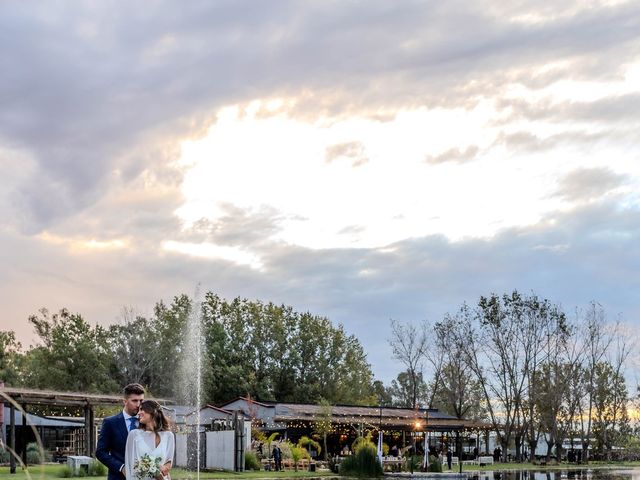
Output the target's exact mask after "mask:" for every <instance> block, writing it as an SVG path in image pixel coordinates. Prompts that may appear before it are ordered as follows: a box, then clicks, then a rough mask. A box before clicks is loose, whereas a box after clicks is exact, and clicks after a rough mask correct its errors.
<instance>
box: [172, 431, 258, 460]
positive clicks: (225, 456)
mask: <svg viewBox="0 0 640 480" xmlns="http://www.w3.org/2000/svg"><path fill="white" fill-rule="evenodd" d="M244 434H245V437H244V440H245V450H249V449H250V448H251V422H245V424H244ZM205 436H206V437H205V438H206V440H205V445H204V448H205V452H204V455H205V467H206V468H221V469H224V470H233V453H234V452H233V450H234V442H235V431H234V430H224V431H219V432H206V433H205ZM186 466H187V434H185V433H178V434H176V467H186Z"/></svg>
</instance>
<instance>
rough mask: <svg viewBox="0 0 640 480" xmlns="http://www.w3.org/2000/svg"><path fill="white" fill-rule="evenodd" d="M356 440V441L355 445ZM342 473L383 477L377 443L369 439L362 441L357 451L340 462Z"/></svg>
mask: <svg viewBox="0 0 640 480" xmlns="http://www.w3.org/2000/svg"><path fill="white" fill-rule="evenodd" d="M356 442H357V440H356ZM356 442H354V447H355V443H356ZM340 475H346V476H349V477H367V478H373V477H382V475H383V473H382V465H380V462H379V461H378V452H377V451H376V447H375V445H373V443H371V442H367V441H365V442H360V444H359V445H358V449H357V451H356V452H355V453H354V454H353V455H351V456H349V457H347V458H345V459H344V460H342V462H341V463H340Z"/></svg>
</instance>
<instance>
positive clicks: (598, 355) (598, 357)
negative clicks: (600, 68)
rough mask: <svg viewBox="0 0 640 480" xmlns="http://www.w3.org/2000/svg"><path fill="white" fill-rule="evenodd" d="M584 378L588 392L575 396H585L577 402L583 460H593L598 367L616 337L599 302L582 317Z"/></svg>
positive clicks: (584, 391) (590, 305) (591, 304)
mask: <svg viewBox="0 0 640 480" xmlns="http://www.w3.org/2000/svg"><path fill="white" fill-rule="evenodd" d="M581 323H582V324H581V326H580V328H581V330H580V332H581V333H582V339H581V340H582V348H583V352H584V355H583V357H582V358H583V362H582V371H583V375H582V378H583V380H584V390H583V391H580V390H574V393H578V394H579V393H584V394H585V395H584V396H582V397H580V398H578V399H577V412H578V415H579V432H580V436H581V441H582V452H583V455H582V461H583V462H584V463H587V462H588V461H589V444H590V443H591V433H592V428H593V414H594V408H595V403H596V393H597V388H596V383H597V366H598V364H600V363H601V362H602V361H603V360H604V358H605V355H606V354H607V351H608V350H609V347H610V346H611V342H612V341H613V338H612V337H611V336H610V335H609V332H608V331H607V328H606V321H605V314H604V309H603V308H602V307H601V306H600V305H599V304H597V303H596V302H591V303H590V304H589V308H588V309H587V310H586V312H585V313H584V315H583V317H582V322H581Z"/></svg>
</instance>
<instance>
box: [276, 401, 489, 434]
mask: <svg viewBox="0 0 640 480" xmlns="http://www.w3.org/2000/svg"><path fill="white" fill-rule="evenodd" d="M275 409H276V411H275V415H274V421H276V422H296V421H298V422H299V421H308V422H314V421H317V418H318V417H320V416H321V415H322V413H321V409H322V407H320V406H319V405H311V404H295V403H277V404H275ZM331 416H332V421H333V422H334V423H349V424H355V423H365V424H370V425H374V426H376V425H382V426H383V427H386V428H389V427H398V428H403V429H415V430H418V431H422V430H424V427H425V420H426V424H427V429H428V430H430V431H438V430H444V431H449V430H462V429H469V428H484V427H485V426H484V424H481V423H479V422H475V421H473V420H465V419H459V418H456V417H454V416H452V415H448V414H446V413H444V412H440V411H438V410H436V409H424V408H419V409H410V408H390V407H382V408H380V407H361V406H351V405H336V406H333V407H331Z"/></svg>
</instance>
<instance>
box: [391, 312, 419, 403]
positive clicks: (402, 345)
mask: <svg viewBox="0 0 640 480" xmlns="http://www.w3.org/2000/svg"><path fill="white" fill-rule="evenodd" d="M389 345H390V346H391V349H392V351H393V358H394V359H396V360H398V361H399V362H401V363H402V364H403V365H404V366H405V367H406V372H403V374H406V377H405V376H403V379H402V380H403V382H404V381H405V378H406V382H407V383H406V384H405V385H406V386H407V388H408V390H407V391H406V393H407V394H408V400H409V401H408V403H409V407H410V408H418V400H419V396H420V395H421V392H420V388H421V387H422V385H426V384H425V383H424V380H423V368H424V357H425V352H426V351H427V324H426V322H424V323H423V324H422V325H421V326H420V327H417V326H415V325H411V324H406V325H405V324H402V323H400V322H398V321H396V320H391V338H390V340H389ZM403 374H401V375H403ZM398 381H400V375H399V376H398ZM420 382H422V383H420ZM398 386H399V384H398Z"/></svg>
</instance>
